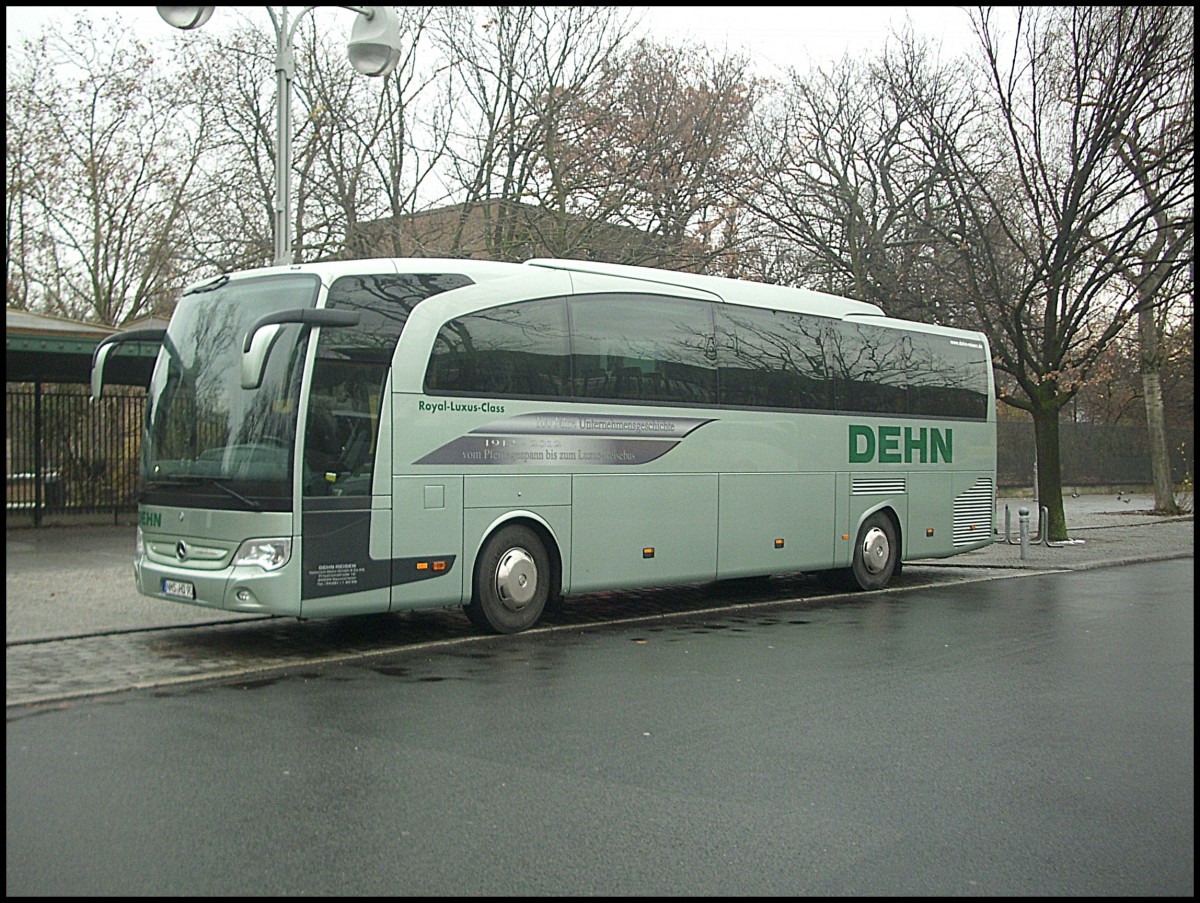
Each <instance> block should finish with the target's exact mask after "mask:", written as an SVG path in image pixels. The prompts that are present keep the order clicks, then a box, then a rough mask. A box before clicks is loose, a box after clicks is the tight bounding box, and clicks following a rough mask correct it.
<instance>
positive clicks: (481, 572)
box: [466, 525, 551, 633]
mask: <svg viewBox="0 0 1200 903" xmlns="http://www.w3.org/2000/svg"><path fill="white" fill-rule="evenodd" d="M550 574H551V570H550V556H549V555H548V554H547V553H546V547H545V546H544V545H543V544H542V541H541V539H540V538H538V535H537V534H536V533H535V532H533V530H531V529H529V528H528V527H524V526H520V525H512V526H508V527H502V528H501V529H500V530H498V531H496V532H495V533H493V534H492V535H491V537H489V538H488V541H487V542H486V543H484V546H483V550H482V551H481V552H480V554H479V558H478V559H477V561H476V563H475V581H474V587H473V592H472V595H471V601H470V603H469V604H468V605H467V608H466V610H467V617H468V618H469V619H470V621H471V623H472V624H474V625H475V626H476V627H478V628H479V629H480V630H486V631H488V632H490V633H519V632H520V631H522V630H528V629H529V628H530V627H532V626H533V625H534V624H536V623H537V620H538V618H540V617H541V616H542V610H543V609H544V608H545V607H546V600H547V598H548V597H549V595H550Z"/></svg>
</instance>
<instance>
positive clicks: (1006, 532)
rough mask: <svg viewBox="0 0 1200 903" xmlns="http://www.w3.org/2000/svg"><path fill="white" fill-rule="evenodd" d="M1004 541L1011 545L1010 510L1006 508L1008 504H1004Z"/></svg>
mask: <svg viewBox="0 0 1200 903" xmlns="http://www.w3.org/2000/svg"><path fill="white" fill-rule="evenodd" d="M1004 541H1005V542H1006V543H1008V544H1009V545H1012V512H1011V511H1009V510H1008V505H1005V506H1004Z"/></svg>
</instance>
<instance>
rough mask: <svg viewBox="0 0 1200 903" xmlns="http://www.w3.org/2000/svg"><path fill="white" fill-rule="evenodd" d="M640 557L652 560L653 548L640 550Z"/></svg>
mask: <svg viewBox="0 0 1200 903" xmlns="http://www.w3.org/2000/svg"><path fill="white" fill-rule="evenodd" d="M642 557H643V558H653V557H654V549H653V547H647V548H645V549H642Z"/></svg>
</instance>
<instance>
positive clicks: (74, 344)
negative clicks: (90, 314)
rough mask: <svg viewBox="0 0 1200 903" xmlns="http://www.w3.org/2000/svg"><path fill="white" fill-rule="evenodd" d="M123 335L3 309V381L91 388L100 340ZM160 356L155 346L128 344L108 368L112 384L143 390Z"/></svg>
mask: <svg viewBox="0 0 1200 903" xmlns="http://www.w3.org/2000/svg"><path fill="white" fill-rule="evenodd" d="M166 325H167V321H166V320H163V319H161V318H156V317H145V318H143V319H141V320H138V321H137V322H136V323H129V324H127V325H126V326H125V327H124V328H125V329H130V328H138V327H143V328H145V327H155V326H157V327H166ZM118 331H119V330H116V329H114V328H113V327H111V326H105V325H104V324H102V323H88V322H86V321H83V320H72V319H69V318H67V317H55V316H50V315H48V314H37V313H32V312H30V311H27V310H14V309H12V308H5V310H4V380H5V382H10V383H13V382H39V383H87V382H89V380H90V375H91V368H92V353H93V352H94V351H95V350H96V346H97V345H98V344H100V342H101V340H103V339H104V338H106V337H107V336H110V335H112V334H113V333H115V332H118ZM157 355H158V345H157V343H154V342H130V343H127V344H125V345H122V346H121V347H120V348H118V349H117V350H116V351H114V352H113V354H112V355H111V357H110V359H109V362H108V365H107V366H106V367H105V371H104V379H105V382H108V383H116V384H118V385H126V386H144V385H146V384H147V383H149V382H150V372H151V370H152V369H153V368H154V359H155V357H157Z"/></svg>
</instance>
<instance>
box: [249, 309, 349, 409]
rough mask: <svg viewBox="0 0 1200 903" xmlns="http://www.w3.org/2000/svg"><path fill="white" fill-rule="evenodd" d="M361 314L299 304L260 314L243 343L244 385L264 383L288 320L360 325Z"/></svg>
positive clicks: (316, 324) (334, 324)
mask: <svg viewBox="0 0 1200 903" xmlns="http://www.w3.org/2000/svg"><path fill="white" fill-rule="evenodd" d="M360 319H362V314H360V313H359V312H358V311H356V310H312V309H311V308H307V307H297V308H294V309H292V310H281V311H279V312H278V313H273V314H267V315H266V316H265V317H260V318H259V319H258V320H256V321H255V322H254V324H253V325H252V326H251V327H250V328H249V329H248V330H247V331H246V340H245V342H243V343H242V370H241V377H242V388H243V389H257V388H258V387H259V386H261V385H262V378H263V373H264V372H266V369H267V360H268V359H269V358H270V356H271V348H272V347H273V346H274V344H275V342H276V341H277V340H278V338H279V335H280V333H281V332H282V331H283V324H285V323H300V324H302V325H304V326H310V327H311V326H357V325H358V323H359V320H360Z"/></svg>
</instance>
